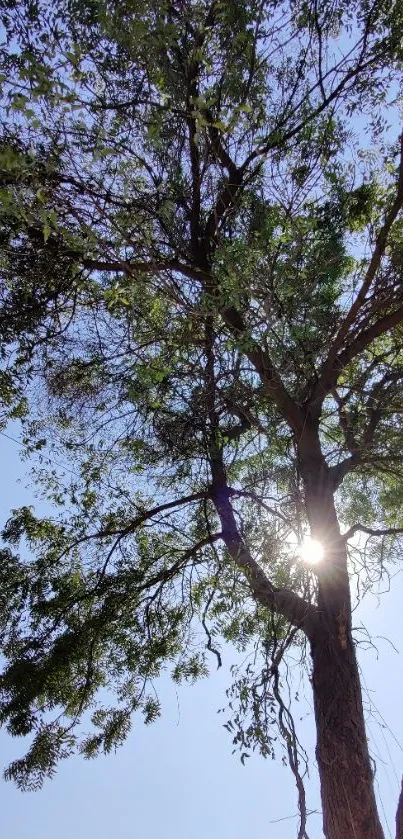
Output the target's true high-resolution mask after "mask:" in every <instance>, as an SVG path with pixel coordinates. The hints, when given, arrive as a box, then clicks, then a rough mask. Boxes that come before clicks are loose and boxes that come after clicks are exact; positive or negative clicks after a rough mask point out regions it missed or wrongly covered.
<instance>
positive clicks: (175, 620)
mask: <svg viewBox="0 0 403 839" xmlns="http://www.w3.org/2000/svg"><path fill="white" fill-rule="evenodd" d="M2 8H3V21H4V27H5V33H6V42H5V45H4V46H3V58H4V67H5V72H4V73H3V75H2V77H1V78H2V85H3V109H4V115H5V127H4V129H3V137H2V146H1V156H0V165H1V173H2V184H1V198H2V216H1V236H2V244H3V248H2V263H1V266H2V267H1V283H2V285H1V294H2V312H1V314H0V323H1V324H2V328H3V342H4V354H5V356H4V357H5V359H6V364H7V366H8V367H7V375H8V376H10V375H11V378H12V372H13V371H19V372H18V376H19V379H18V382H21V381H22V382H24V383H25V384H24V388H25V390H24V396H25V398H27V397H29V396H30V397H31V402H30V406H31V410H32V411H35V410H36V416H35V421H31V420H32V416H33V415H32V414H30V419H29V422H28V419H27V420H26V423H27V425H26V429H27V430H26V438H27V441H28V442H29V444H30V445H32V446H33V447H35V446H36V447H40V446H42V445H44V444H45V441H47V442H48V443H49V445H53V446H54V447H55V449H56V450H57V451H59V453H60V449H61V450H62V452H64V456H65V457H66V456H68V457H70V458H71V463H72V464H74V469H75V474H74V476H73V480H72V482H71V484H70V485H69V486H68V487H64V485H63V481H62V480H61V479H60V475H59V474H58V472H57V470H56V471H54V472H49V471H47V472H46V471H44V470H41V471H40V472H39V480H40V482H41V486H42V487H44V486H45V490H46V491H47V493H48V495H49V496H50V497H51V498H52V500H53V501H54V503H55V504H56V505H59V508H60V509H59V512H58V513H56V514H55V518H54V519H46V520H45V519H42V520H40V519H37V518H36V517H35V516H34V514H33V512H32V510H29V509H27V508H23V509H22V510H18V511H15V512H14V514H13V516H12V517H11V519H10V520H9V522H8V523H7V525H6V527H5V530H4V533H3V538H4V539H5V540H6V541H8V543H9V545H10V547H9V548H5V549H4V550H3V552H2V564H1V569H0V574H1V583H2V587H1V591H2V595H1V597H2V599H1V621H2V622H1V626H2V629H1V633H2V634H1V638H2V647H3V654H4V657H5V660H6V664H5V667H4V670H3V674H2V676H1V680H0V690H1V702H0V720H1V721H2V722H3V723H4V724H5V725H6V726H7V729H8V730H9V731H10V732H11V733H12V734H17V735H27V734H32V733H33V734H34V738H33V742H32V745H31V747H30V749H29V751H28V753H27V755H26V756H25V757H24V758H22V759H20V760H17V761H15V762H14V763H13V764H12V765H11V766H10V767H9V769H8V776H9V777H11V778H14V779H15V780H16V781H17V783H18V784H19V785H20V786H21V787H23V788H25V787H27V786H36V785H38V784H40V783H42V781H43V778H44V777H45V776H46V774H52V772H53V771H54V769H55V766H56V763H57V761H58V759H59V758H61V757H65V756H67V755H68V754H70V752H71V751H72V750H73V749H74V748H75V746H76V745H77V744H78V743H79V735H78V733H77V726H78V723H79V721H80V719H81V718H82V715H83V714H84V713H85V712H87V711H88V710H89V709H90V708H92V709H94V706H96V708H95V710H93V714H92V722H93V725H94V729H95V731H94V732H93V733H92V734H91V735H90V736H88V737H87V738H86V739H84V741H82V742H81V743H80V748H81V750H82V751H83V753H84V754H85V755H86V756H93V755H94V754H97V753H98V751H99V750H100V749H104V750H106V751H108V750H110V749H111V748H112V747H114V746H115V745H116V744H118V743H119V742H121V741H122V739H123V738H124V737H125V735H126V733H127V731H128V730H129V727H130V720H131V716H132V714H133V713H134V712H135V711H136V710H138V709H140V708H142V710H143V713H144V715H145V719H146V721H151V720H152V719H153V718H154V717H155V715H156V714H157V713H158V710H159V709H158V704H157V703H156V701H155V700H154V699H153V698H152V697H151V696H150V695H149V692H148V690H147V687H148V685H149V684H150V681H151V680H152V679H153V678H155V677H156V676H157V675H158V674H159V673H160V672H161V669H163V668H166V667H168V666H169V667H171V670H172V674H173V677H174V678H175V679H177V680H179V679H181V678H190V679H194V678H196V677H197V676H198V675H202V674H204V673H205V672H206V658H205V655H206V652H209V653H211V654H213V655H215V657H216V659H217V662H218V664H219V663H220V660H221V657H220V649H219V645H220V639H221V640H222V639H224V640H227V641H233V642H234V643H235V644H237V645H238V646H239V647H241V648H250V647H251V646H255V648H256V659H255V660H256V665H255V666H254V667H252V666H249V667H248V668H247V671H246V672H245V673H244V674H242V675H241V676H239V678H238V679H237V680H236V682H235V684H234V685H233V687H232V689H231V692H230V695H231V702H230V707H231V709H232V712H233V713H232V716H231V718H230V719H229V721H228V727H229V729H230V730H232V731H233V736H234V743H235V745H236V746H239V747H240V749H241V756H242V759H243V760H244V759H245V757H246V756H247V754H248V752H249V750H250V749H251V748H258V749H260V751H261V752H262V754H264V755H267V754H269V753H271V752H272V751H273V749H274V741H273V736H272V733H271V732H272V725H271V723H272V721H273V719H277V721H278V724H279V729H280V733H281V735H282V737H283V740H284V747H285V749H286V754H287V756H288V759H289V762H290V765H291V768H292V770H293V772H294V774H295V778H296V782H297V789H298V797H299V806H300V813H301V821H300V828H299V837H300V838H301V837H305V836H307V833H306V807H305V797H304V789H303V783H302V778H301V769H300V766H301V751H300V747H299V744H298V739H297V735H296V732H295V729H294V725H293V721H292V717H291V713H290V710H289V709H288V708H287V707H286V705H285V703H284V700H283V697H282V692H281V686H282V679H283V675H282V662H283V659H284V656H285V655H286V653H287V650H288V649H289V648H290V647H291V646H294V647H297V648H298V649H299V650H300V651H301V662H302V665H303V666H304V667H305V668H306V670H307V671H308V672H309V674H310V676H311V683H312V691H313V699H314V709H315V720H316V730H317V749H316V757H317V762H318V768H319V775H320V783H321V795H322V805H323V828H324V834H325V836H326V837H327V839H346V837H349V836H351V837H355V839H364V838H365V839H380V837H382V836H383V833H382V828H381V824H380V820H379V816H378V813H377V807H376V802H375V796H374V790H373V777H372V768H371V762H370V757H369V752H368V746H367V739H366V733H365V721H364V713H363V706H362V698H361V687H360V678H359V672H358V668H357V661H356V654H355V643H354V638H353V634H352V623H351V609H352V606H351V594H350V580H351V577H352V576H353V575H356V576H358V586H359V589H360V587H361V588H362V589H365V588H368V587H369V586H370V585H371V584H373V583H374V582H375V580H376V578H377V576H379V575H381V574H382V573H384V570H385V561H386V560H385V557H389V559H391V558H393V555H394V551H395V550H396V548H397V545H398V539H399V535H400V534H401V533H402V532H403V529H402V524H403V522H402V519H401V499H402V488H401V476H402V455H403V451H402V448H403V442H402V440H403V438H402V433H401V432H402V402H401V385H402V379H403V326H402V324H403V306H402V253H403V227H402V217H401V209H402V206H403V145H402V140H397V136H396V135H398V134H399V133H400V128H399V127H397V128H396V130H394V129H393V127H392V128H390V127H388V122H387V120H388V119H389V117H388V113H389V112H390V111H391V112H392V113H393V108H394V107H395V105H396V101H397V94H398V85H399V75H398V73H399V68H400V64H401V58H402V53H401V45H400V33H401V27H402V24H403V20H402V12H401V8H400V6H399V4H395V5H394V6H393V5H392V7H391V6H390V3H389V2H388V3H386V2H374V3H373V4H372V5H371V4H370V3H368V2H367V0H363V1H362V2H361V1H360V2H352V3H351V2H349V3H346V4H345V3H344V2H338V3H334V2H327V0H326V1H325V2H322V3H321V4H318V3H317V2H316V1H315V2H312V0H309V1H308V0H306V1H304V2H301V0H296V2H291V1H290V0H284V2H277V0H272V2H266V1H265V0H259V2H255V0H252V2H243V0H242V2H237V0H235V2H214V1H213V2H209V3H206V2H199V1H198V0H184V2H177V3H172V2H152V1H151V0H143V2H139V0H136V2H133V0H126V2H110V3H105V2H103V1H102V0H93V2H87V3H86V2H81V0H71V2H68V0H55V1H54V2H52V4H49V3H47V2H38V3H33V2H19V3H18V4H14V3H10V2H7V3H2ZM11 77H12V78H13V82H12V83H11V82H10V78H11ZM394 103H395V104H394ZM392 124H393V125H395V126H396V117H394V121H392ZM10 371H11V373H10ZM15 375H17V372H16V373H15ZM29 382H33V383H34V384H31V385H30V384H29ZM20 387H21V386H20V385H18V387H17V392H18V393H20ZM34 391H35V392H34ZM35 394H36V397H35ZM38 395H39V398H38ZM35 400H36V402H35ZM35 405H36V407H35ZM20 413H21V410H20ZM59 456H60V454H59ZM360 533H361V534H364V535H365V540H366V541H365V544H364V541H363V536H361V537H360V538H357V534H360ZM308 536H310V538H311V540H314V541H313V542H311V543H309V541H308V542H307V541H306V540H307V537H308ZM354 537H355V541H354ZM22 538H24V539H25V540H26V543H27V544H28V545H29V547H30V548H31V551H32V553H31V558H25V557H24V556H22V557H18V556H16V555H15V554H14V553H13V552H12V550H13V545H16V544H18V543H19V541H20V540H21V539H22ZM351 540H353V546H354V550H353V552H350V553H349V543H350V542H351ZM301 544H302V545H303V546H304V547H303V550H304V551H305V555H306V556H307V559H308V560H309V559H311V560H312V562H311V564H310V563H309V562H306V563H303V562H301V561H300V560H299V559H298V556H299V553H300V550H301ZM309 545H310V550H311V553H310V554H309V553H307V551H308V548H309ZM379 546H380V547H379ZM386 549H387V550H386ZM320 552H323V556H322V557H321V558H320V557H319V553H320ZM357 554H358V555H359V557H360V559H361V560H362V562H361V565H362V566H363V567H360V562H358V560H357ZM32 557H33V558H32ZM314 559H317V560H319V561H317V562H316V564H313V560H314ZM200 630H202V631H201V632H200ZM206 648H207V650H206ZM102 687H107V688H108V690H109V693H110V694H112V693H113V692H114V693H115V695H116V703H115V705H113V706H112V707H110V708H108V707H99V690H100V688H102ZM402 810H403V804H399V807H398V814H397V837H398V839H401V837H402V827H401V825H402V818H403V816H402Z"/></svg>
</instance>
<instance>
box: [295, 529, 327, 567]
mask: <svg viewBox="0 0 403 839" xmlns="http://www.w3.org/2000/svg"><path fill="white" fill-rule="evenodd" d="M323 554H324V550H323V545H321V543H320V542H318V541H317V539H311V537H310V536H306V537H305V539H304V541H303V542H302V543H301V545H300V546H299V555H300V557H301V559H302V561H303V562H306V564H307V565H317V564H318V562H320V561H321V560H322V559H323Z"/></svg>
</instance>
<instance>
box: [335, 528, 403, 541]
mask: <svg viewBox="0 0 403 839" xmlns="http://www.w3.org/2000/svg"><path fill="white" fill-rule="evenodd" d="M358 532H361V533H367V534H368V536H401V535H402V534H403V527H381V528H379V529H378V528H376V527H367V526H366V525H365V524H353V525H352V527H350V528H349V529H348V530H347V531H346V533H343V534H342V539H343V541H344V542H347V541H348V539H351V538H352V537H353V536H354V534H355V533H358Z"/></svg>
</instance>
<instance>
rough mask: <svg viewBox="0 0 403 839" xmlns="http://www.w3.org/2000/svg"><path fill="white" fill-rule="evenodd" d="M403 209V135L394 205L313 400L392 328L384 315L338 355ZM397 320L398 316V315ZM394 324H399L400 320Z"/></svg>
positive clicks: (321, 395)
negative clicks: (372, 343) (360, 354)
mask: <svg viewBox="0 0 403 839" xmlns="http://www.w3.org/2000/svg"><path fill="white" fill-rule="evenodd" d="M402 207H403V134H402V135H401V138H400V162H399V173H398V182H397V188H396V195H395V199H394V201H393V204H392V206H391V208H390V210H389V212H388V213H387V215H386V218H385V222H384V224H383V226H382V228H381V230H380V232H379V234H378V236H377V239H376V244H375V248H374V251H373V254H372V257H371V259H370V262H369V265H368V268H367V272H366V274H365V277H364V279H363V281H362V284H361V288H360V290H359V292H358V294H357V297H356V298H355V300H354V302H353V303H352V305H351V307H350V309H349V311H348V312H347V314H346V317H345V318H344V321H343V323H342V324H341V326H340V328H339V331H338V333H337V335H336V337H335V339H334V341H333V344H332V346H331V348H330V351H329V353H328V356H327V358H326V361H325V362H324V364H323V366H322V370H321V371H320V374H319V379H318V382H317V385H316V388H315V391H314V395H313V401H316V399H318V398H319V399H321V398H324V397H325V396H326V394H327V393H328V392H329V390H330V389H331V388H332V387H333V386H334V385H335V384H336V381H337V377H338V374H339V372H340V370H341V369H343V367H344V366H345V364H347V363H348V362H349V361H351V360H352V358H354V357H355V355H357V353H358V352H360V351H361V350H362V349H364V348H365V347H366V346H368V344H369V343H371V342H372V341H373V340H374V338H376V337H377V336H378V335H382V334H383V332H385V331H386V329H388V328H390V326H389V325H388V323H389V320H390V319H392V322H391V325H395V322H394V320H393V318H394V317H395V316H396V314H397V313H396V312H395V313H393V315H387V316H386V317H385V318H381V320H380V321H378V323H375V324H374V325H373V326H372V327H369V328H368V329H366V330H365V331H364V332H362V333H361V334H358V336H357V337H356V338H355V340H354V341H352V343H351V344H350V345H349V346H348V347H347V348H346V349H345V350H344V351H343V352H340V349H341V347H342V346H343V344H344V342H345V339H346V338H347V335H348V333H349V330H350V327H351V326H353V325H354V323H355V322H356V319H357V316H358V314H359V312H360V310H361V309H362V307H363V305H364V303H365V302H366V298H367V294H368V291H369V289H370V288H371V285H372V283H373V281H374V279H375V277H376V274H377V271H378V269H379V266H380V264H381V259H382V257H383V255H384V253H385V250H386V247H387V244H388V237H389V233H390V231H391V228H392V225H393V224H394V222H395V221H396V218H397V216H398V215H399V212H400V210H401V209H402ZM397 311H398V312H399V311H400V312H401V317H403V309H398V310H397ZM398 318H399V316H398ZM397 322H400V321H399V319H398V320H397Z"/></svg>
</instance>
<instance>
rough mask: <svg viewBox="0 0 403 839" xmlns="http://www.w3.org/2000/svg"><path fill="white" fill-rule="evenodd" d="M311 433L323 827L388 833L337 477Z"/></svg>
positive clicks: (348, 837)
mask: <svg viewBox="0 0 403 839" xmlns="http://www.w3.org/2000/svg"><path fill="white" fill-rule="evenodd" d="M309 432H310V430H309V428H308V431H307V434H306V440H302V441H301V443H302V454H303V457H302V462H301V465H302V476H303V480H304V484H305V502H306V509H307V515H308V519H309V524H310V528H311V534H312V536H313V537H314V538H316V539H319V540H320V541H321V542H322V543H323V546H324V551H325V555H324V559H323V562H322V563H321V564H320V565H319V566H317V582H318V600H317V614H316V617H315V621H314V626H313V629H312V631H311V636H310V641H311V653H312V661H313V673H312V689H313V696H314V708H315V720H316V733H317V745H316V758H317V763H318V769H319V777H320V786H321V797H322V811H323V830H324V835H325V837H326V839H384V833H383V830H382V827H381V823H380V820H379V815H378V811H377V806H376V801H375V794H374V787H373V772H372V767H371V762H370V758H369V752H368V744H367V738H366V732H365V721H364V712H363V707H362V696H361V684H360V677H359V672H358V666H357V659H356V655H355V648H354V644H353V640H352V635H351V597H350V585H349V576H348V565H347V552H346V546H345V543H344V541H343V539H342V537H341V535H340V528H339V523H338V519H337V513H336V509H335V504H334V497H333V492H334V488H333V486H332V476H331V473H330V470H329V469H328V467H327V466H326V464H325V462H324V459H323V456H322V455H321V453H320V445H319V440H318V438H317V437H315V435H314V434H313V435H312V433H311V432H310V433H309Z"/></svg>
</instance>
